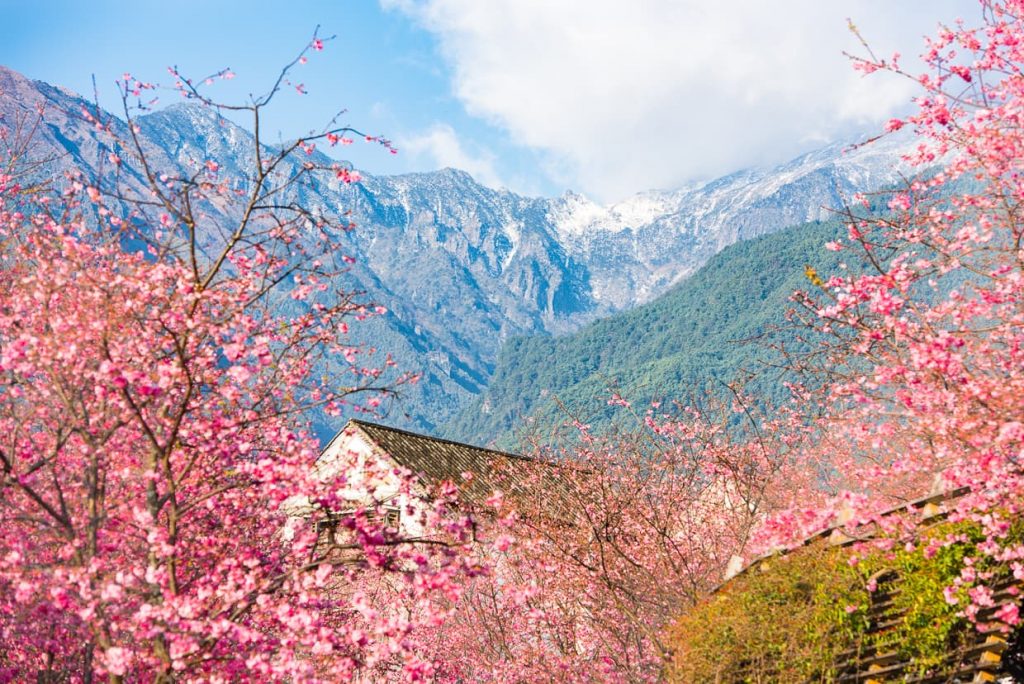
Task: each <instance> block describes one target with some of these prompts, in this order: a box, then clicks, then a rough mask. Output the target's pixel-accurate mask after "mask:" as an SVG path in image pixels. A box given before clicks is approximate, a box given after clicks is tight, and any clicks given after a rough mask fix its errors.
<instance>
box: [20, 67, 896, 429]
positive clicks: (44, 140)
mask: <svg viewBox="0 0 1024 684" xmlns="http://www.w3.org/2000/svg"><path fill="white" fill-rule="evenodd" d="M39 106H42V107H43V109H44V112H45V125H44V126H43V127H42V128H41V130H40V137H39V142H38V144H37V153H38V155H39V156H40V158H44V157H52V158H54V161H53V164H54V169H55V170H61V169H67V168H78V169H81V170H84V171H86V172H92V173H97V172H100V169H101V168H102V167H101V166H100V164H101V162H100V161H99V160H101V159H102V158H103V157H104V156H105V155H104V154H103V152H104V150H103V149H102V144H101V143H100V142H98V140H97V136H96V135H95V133H94V131H93V130H92V129H91V126H90V125H89V123H88V122H87V121H85V120H84V119H83V118H82V116H81V109H82V107H83V106H88V103H87V102H86V101H84V100H82V99H81V98H78V96H76V95H74V94H73V93H69V92H67V91H65V90H62V89H58V88H55V87H53V86H50V85H47V84H45V83H41V82H38V81H30V80H28V79H26V78H24V77H23V76H21V75H19V74H17V73H16V72H13V71H10V70H8V69H4V68H2V67H0V124H3V125H7V126H11V125H13V124H14V122H15V121H16V120H18V119H19V118H23V117H25V116H30V115H31V113H32V112H33V111H35V109H36V108H37V107H39ZM139 123H140V125H141V128H142V135H143V138H144V141H145V142H144V144H145V145H146V146H147V148H149V149H150V150H151V151H152V154H153V157H154V159H155V160H156V162H157V163H158V165H160V166H167V167H173V168H177V169H185V168H197V167H198V165H200V164H202V163H203V162H204V160H206V159H216V160H217V161H218V162H219V163H220V165H221V173H222V174H225V175H226V177H232V176H237V177H238V178H242V174H243V170H244V169H246V168H248V166H249V164H250V163H251V160H250V159H249V158H248V156H247V155H250V154H251V153H252V150H251V148H250V145H251V134H250V133H249V132H248V131H246V130H244V129H242V128H240V127H238V126H236V125H235V124H233V123H231V122H230V121H228V120H226V119H224V118H222V117H220V116H218V115H217V114H215V113H213V112H211V111H209V110H208V109H206V108H203V107H198V106H196V105H190V104H187V103H185V104H179V105H174V106H171V107H167V108H165V109H163V110H160V111H157V112H154V113H151V114H148V115H146V116H144V117H141V118H140V120H139ZM116 125H123V124H120V123H119V122H117V124H116ZM905 148H906V143H905V142H901V141H899V140H888V139H887V140H884V141H880V142H878V143H875V144H873V145H868V146H864V147H859V148H856V149H853V150H851V151H844V148H843V147H842V146H839V145H833V146H830V147H825V148H822V149H821V150H817V151H814V152H811V153H808V154H805V155H802V156H801V157H799V158H797V159H794V160H793V161H791V162H788V163H786V164H782V165H780V166H778V167H775V168H772V169H762V170H747V171H741V172H738V173H734V174H732V175H729V176H726V177H724V178H720V179H717V180H713V181H710V182H707V183H702V184H694V185H692V186H688V187H685V188H680V189H675V190H670V191H650V192H645V193H640V194H638V195H635V196H633V197H630V198H628V199H626V200H624V201H622V202H619V203H616V204H614V205H611V206H608V207H603V206H600V205H598V204H596V203H594V202H592V201H590V200H588V199H587V198H585V197H583V196H581V195H578V194H575V193H566V194H564V195H563V196H561V197H557V198H551V199H547V198H532V197H523V196H520V195H516V194H514V193H511V192H509V191H505V190H500V191H499V190H492V189H490V188H487V187H485V186H483V185H480V184H479V183H477V182H475V181H474V180H473V178H472V177H470V176H469V175H468V174H466V173H465V172H462V171H458V170H455V169H442V170H440V171H436V172H432V173H418V174H405V175H398V176H372V175H369V174H363V175H364V180H363V181H362V182H361V183H359V184H357V185H346V184H344V183H340V182H335V181H334V180H333V179H331V180H326V181H324V182H322V183H319V184H318V185H316V186H315V187H314V188H308V187H304V188H299V189H296V190H295V193H296V195H295V197H293V198H291V199H294V200H296V201H301V202H303V203H305V204H306V205H307V206H315V207H318V208H320V209H323V210H326V211H336V212H341V211H350V212H351V214H350V215H351V217H352V220H354V222H355V223H356V224H357V226H358V227H357V229H356V230H355V231H352V232H351V233H345V234H342V235H339V236H338V239H339V240H343V241H345V249H346V251H348V252H349V253H351V254H352V255H353V256H355V257H356V258H357V263H356V264H355V265H354V266H353V267H352V269H351V270H350V271H349V273H348V274H347V275H346V276H345V277H346V282H345V283H342V285H343V286H345V287H348V288H350V289H356V290H360V291H364V292H366V295H365V296H366V298H367V299H369V300H373V301H375V302H378V303H381V304H384V305H385V306H387V307H388V308H389V309H390V311H391V313H390V314H388V315H387V316H386V317H383V318H380V319H375V320H374V321H372V322H371V323H368V324H366V325H363V326H356V328H358V329H359V330H360V331H361V332H359V335H361V338H360V341H364V342H368V343H371V344H373V345H374V346H376V347H378V348H381V349H385V350H388V351H391V352H392V353H393V354H394V355H395V357H396V358H397V360H398V361H399V363H400V365H401V366H402V367H403V368H406V369H409V370H420V371H422V372H423V381H422V382H421V383H420V384H419V385H417V386H415V387H413V388H410V389H409V395H408V396H407V400H406V402H405V404H404V405H403V407H402V408H403V410H404V411H406V412H407V413H408V416H407V418H402V417H401V416H397V417H393V418H392V419H393V420H395V421H396V422H399V423H404V424H406V425H409V426H413V427H418V428H420V429H427V430H430V429H432V428H433V427H434V426H436V425H439V424H440V423H442V422H444V420H445V419H446V418H447V417H448V416H450V415H452V414H453V413H454V412H455V411H457V410H458V408H459V407H460V406H462V405H464V404H465V403H466V402H467V401H468V400H469V399H470V398H472V397H474V396H476V395H478V394H479V393H480V392H481V391H482V389H483V388H484V387H486V385H487V382H488V380H489V377H490V374H491V372H492V371H493V368H494V363H495V360H496V358H497V355H498V351H499V349H500V348H501V346H502V344H503V342H504V341H505V340H506V339H508V338H509V337H512V336H519V335H537V334H541V335H558V334H562V333H566V332H570V331H573V330H575V329H577V328H579V327H580V326H581V325H583V324H585V323H587V322H589V321H591V320H593V319H595V318H597V317H601V316H605V315H608V314H610V313H613V312H615V311H619V310H623V309H627V308H630V307H633V306H636V305H637V304H639V303H642V302H646V301H648V300H650V299H652V298H654V297H656V296H658V295H659V294H661V293H663V292H665V291H666V289H668V288H669V287H671V286H672V285H673V284H675V283H677V282H679V281H680V280H681V279H682V278H685V277H686V276H687V275H689V274H690V273H692V272H693V271H695V270H696V269H697V268H699V267H700V266H701V265H702V264H703V263H704V262H705V261H707V259H709V258H710V257H711V256H712V255H713V254H715V253H716V252H718V251H719V250H721V249H722V248H723V247H725V246H727V245H729V244H732V243H734V242H736V241H739V240H743V239H747V238H751V237H755V236H758V235H762V234H764V233H768V232H773V231H777V230H781V229H783V228H786V227H787V226H791V225H794V224H798V223H803V222H806V221H808V220H815V219H821V218H824V217H826V216H827V215H828V213H829V209H828V208H829V207H836V206H841V205H842V204H843V202H844V200H845V199H847V198H848V197H849V196H850V195H852V194H853V193H854V192H855V191H858V190H871V189H877V188H879V187H882V186H886V185H888V184H890V183H893V182H895V181H896V180H897V179H898V172H899V171H900V168H901V167H900V164H899V161H898V160H899V155H900V153H901V152H903V151H904V150H905ZM317 154H319V153H317ZM126 166H127V167H129V171H130V170H131V169H130V167H131V163H130V161H126ZM53 175H55V176H56V175H58V174H57V173H54V174H53Z"/></svg>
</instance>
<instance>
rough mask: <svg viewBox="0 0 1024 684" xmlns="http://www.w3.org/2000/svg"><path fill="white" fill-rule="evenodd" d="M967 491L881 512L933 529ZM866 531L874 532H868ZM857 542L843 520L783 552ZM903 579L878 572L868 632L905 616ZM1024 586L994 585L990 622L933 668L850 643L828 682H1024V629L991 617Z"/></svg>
mask: <svg viewBox="0 0 1024 684" xmlns="http://www.w3.org/2000/svg"><path fill="white" fill-rule="evenodd" d="M966 493H967V490H966V489H959V490H955V491H952V492H948V493H942V494H938V495H934V496H929V497H925V498H922V499H918V500H915V501H912V502H910V503H908V504H905V505H902V506H898V507H895V508H892V509H889V510H887V511H885V512H883V513H882V516H883V517H884V516H889V515H895V514H899V513H909V512H912V511H916V512H918V514H919V515H920V522H919V523H918V526H919V528H921V529H926V528H930V527H932V526H935V525H938V524H940V523H941V522H943V521H944V520H946V518H947V517H948V516H949V513H950V504H951V503H952V502H954V501H955V500H956V499H958V498H960V497H961V496H963V495H964V494H966ZM867 536H868V537H870V536H872V535H871V534H870V532H869V534H868V535H867ZM864 538H865V537H860V538H859V540H860V541H863V539H864ZM857 541H858V539H853V538H851V537H850V536H848V535H847V534H846V533H845V532H844V531H843V526H842V525H838V526H835V527H832V528H829V529H826V530H824V531H822V532H820V533H818V534H815V535H813V536H811V537H809V538H808V539H805V540H804V541H803V542H802V543H801V544H800V545H798V546H797V547H796V548H794V549H790V550H789V551H786V552H785V553H784V554H783V555H788V554H791V553H801V552H805V553H816V552H820V551H816V550H815V549H822V548H823V547H845V546H850V545H853V544H855V543H856V542H857ZM778 557H779V554H778V553H774V554H766V555H764V556H761V557H759V558H757V559H755V560H754V561H752V562H751V563H750V564H749V565H747V566H746V567H744V568H742V569H741V570H740V571H739V572H737V573H732V574H730V575H727V577H726V579H725V581H724V582H723V583H722V584H720V585H719V586H718V587H717V588H716V589H715V590H714V591H713V592H712V594H715V593H717V592H718V591H720V590H722V589H723V588H725V587H727V586H728V585H729V584H730V583H731V582H732V581H733V579H734V578H736V577H738V576H741V575H744V574H746V573H750V572H755V571H756V570H757V569H766V567H762V566H767V565H769V564H770V563H771V562H772V559H773V558H778ZM901 579H902V578H901V577H900V576H899V574H898V573H897V572H895V571H885V572H882V573H880V574H879V575H877V576H876V577H875V581H876V582H877V587H878V588H877V590H876V591H875V592H873V594H872V600H871V604H870V608H869V610H868V615H867V617H868V621H869V628H868V630H867V631H866V632H865V636H871V635H880V634H884V633H885V632H887V631H888V630H891V629H893V628H894V627H895V626H896V625H897V624H898V623H899V621H900V620H901V619H902V617H903V616H902V615H901V613H900V612H899V609H898V608H897V607H896V606H895V603H894V601H893V599H894V597H896V596H897V595H898V594H899V593H900V591H901ZM1021 589H1024V583H1022V582H1021V581H1019V580H1015V579H1014V578H1013V576H1009V577H1008V578H1007V579H1005V580H1003V581H1001V582H999V583H998V584H997V585H995V586H993V587H992V590H993V599H994V602H995V605H994V606H993V607H990V608H987V609H983V610H981V611H980V612H979V614H978V615H977V619H978V622H979V623H980V624H983V625H985V626H984V627H983V628H982V629H980V630H979V629H975V627H974V626H973V625H965V626H964V627H963V630H964V631H963V632H962V634H961V636H962V637H963V639H962V640H961V641H960V642H959V643H958V644H957V645H955V646H951V647H950V650H949V652H948V654H947V657H946V659H945V661H944V662H943V663H942V664H941V665H939V666H938V667H935V668H933V669H932V670H931V671H930V672H929V673H925V674H920V673H919V672H918V670H917V669H916V668H914V663H913V662H912V661H910V660H909V659H907V658H906V657H904V656H902V655H900V654H899V653H898V652H896V651H895V650H888V649H887V650H878V649H874V648H870V647H862V646H858V645H851V646H850V647H849V648H847V649H845V650H843V651H841V652H840V653H839V654H838V657H837V658H836V659H835V661H834V663H833V669H832V672H831V676H830V678H829V679H828V681H830V682H836V684H883V683H886V682H906V683H910V682H913V683H914V684H968V683H970V684H980V683H982V682H1000V683H1012V682H1021V683H1022V684H1024V629H1022V628H1018V629H1016V630H1015V631H1014V632H1012V633H1011V634H1009V635H1007V634H1005V633H1004V632H1003V631H1001V630H1000V629H999V627H1000V625H999V624H998V623H995V622H990V621H992V619H993V615H994V613H995V611H996V609H997V606H999V605H1002V604H1003V603H1006V602H1007V601H1012V600H1015V599H1018V598H1019V594H1020V592H1021ZM972 632H973V633H972ZM752 675H753V676H752ZM720 681H721V682H722V684H726V683H728V684H743V683H745V682H749V681H758V682H765V681H773V678H772V675H771V673H764V672H758V673H753V672H730V673H728V674H727V675H726V677H724V678H722V679H721V680H720Z"/></svg>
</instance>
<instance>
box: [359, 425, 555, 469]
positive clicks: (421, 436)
mask: <svg viewBox="0 0 1024 684" xmlns="http://www.w3.org/2000/svg"><path fill="white" fill-rule="evenodd" d="M348 422H349V424H353V423H354V424H355V425H358V426H359V427H364V428H365V427H368V428H379V429H382V430H388V431H390V432H397V433H399V434H402V435H407V436H409V437H416V438H418V439H426V440H430V441H431V442H441V443H442V444H451V445H453V446H460V447H466V448H467V449H474V450H476V451H484V452H487V453H489V454H496V455H498V456H505V457H507V458H515V459H519V460H521V461H536V460H537V459H535V458H533V457H532V456H525V455H523V454H515V453H512V452H511V451H501V450H499V449H490V448H488V447H482V446H476V445H475V444H467V443H465V442H457V441H455V440H454V439H445V438H444V437H434V436H433V435H425V434H423V433H421V432H412V431H411V430H403V429H402V428H397V427H392V426H390V425H383V424H382V423H372V422H370V421H368V420H361V419H359V418H350V419H349V421H348ZM342 431H344V428H342Z"/></svg>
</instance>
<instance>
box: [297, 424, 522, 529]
mask: <svg viewBox="0 0 1024 684" xmlns="http://www.w3.org/2000/svg"><path fill="white" fill-rule="evenodd" d="M531 463H537V461H534V460H533V459H530V458H527V457H525V456H520V455H518V454H512V453H508V452H504V451H497V450H494V449H486V448H483V447H477V446H473V445H470V444H463V443H461V442H455V441H452V440H447V439H440V438H437V437H429V436H427V435H421V434H416V433H414V432H409V431H407V430H401V429H399V428H394V427H388V426H386V425H380V424H378V423H371V422H367V421H363V420H355V419H353V420H350V421H349V422H348V423H347V424H346V425H345V427H344V428H343V429H342V430H341V431H339V432H338V433H337V434H336V435H335V436H334V438H333V439H331V441H330V442H329V443H328V445H327V446H326V448H324V450H323V452H321V454H320V456H319V458H318V459H317V461H316V465H315V468H316V471H317V476H318V478H319V479H321V480H322V481H330V480H332V479H337V478H338V477H339V476H340V475H342V474H343V473H344V475H345V477H344V481H343V482H342V483H341V485H340V486H339V489H338V490H337V491H338V495H339V497H340V498H341V499H343V500H346V501H350V502H351V509H350V510H352V509H359V508H364V509H366V508H369V507H373V508H374V509H375V510H373V511H372V512H371V514H374V515H382V516H383V518H384V522H385V527H388V528H391V529H394V530H395V531H398V532H400V533H402V534H404V535H410V536H415V535H418V534H420V533H421V532H422V520H421V516H420V512H422V511H423V510H424V507H426V506H429V505H430V502H431V500H432V499H433V497H434V496H435V494H436V492H437V491H438V489H439V488H440V487H442V486H444V485H445V484H446V483H447V484H448V485H454V488H455V497H456V500H457V503H458V505H459V506H461V507H464V508H465V509H466V510H474V509H476V510H479V509H481V508H484V507H485V502H486V501H487V499H488V498H489V497H490V496H491V495H492V494H493V493H494V492H495V491H496V490H501V491H503V492H505V493H514V492H515V491H516V490H517V489H519V488H520V486H521V484H522V482H524V478H525V476H526V472H527V471H528V470H529V468H528V466H529V464H531ZM406 474H408V475H411V476H412V485H411V487H410V486H409V479H408V478H407V477H406ZM291 508H292V511H293V514H294V515H295V516H296V517H307V516H308V513H309V512H310V511H311V510H312V509H311V507H310V506H309V504H308V502H306V503H303V502H298V501H296V502H293V504H292V506H291ZM346 512H347V511H345V510H337V511H333V512H332V513H334V514H336V515H343V514H344V513H346ZM304 513H305V515H303V514H304ZM318 524H319V525H321V526H323V527H325V528H326V527H329V526H330V525H331V524H332V518H330V517H329V518H328V519H327V520H322V521H321V522H320V523H318Z"/></svg>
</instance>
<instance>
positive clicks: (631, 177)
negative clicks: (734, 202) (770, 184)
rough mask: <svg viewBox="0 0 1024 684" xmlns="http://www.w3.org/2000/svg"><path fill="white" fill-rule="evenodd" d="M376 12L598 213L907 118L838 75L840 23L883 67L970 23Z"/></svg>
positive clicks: (939, 6)
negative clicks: (637, 196) (403, 24)
mask: <svg viewBox="0 0 1024 684" xmlns="http://www.w3.org/2000/svg"><path fill="white" fill-rule="evenodd" d="M381 2H382V4H383V5H384V6H385V7H388V8H392V9H397V10H399V11H402V12H404V13H406V14H407V15H409V16H410V17H412V18H414V20H416V21H417V22H418V23H420V24H421V25H422V26H423V27H425V28H426V29H428V30H429V31H431V32H433V33H434V34H435V35H436V36H437V38H438V40H439V42H440V45H441V49H442V51H443V53H444V55H445V58H446V59H447V60H448V61H449V63H450V66H451V67H452V73H453V84H452V87H453V91H454V93H455V95H456V97H458V99H459V100H460V101H461V102H462V104H463V106H464V107H465V108H466V109H467V111H468V112H469V113H470V114H473V115H474V116H478V117H482V118H484V119H486V120H488V121H490V122H491V123H493V124H495V125H497V126H498V127H500V128H502V129H504V130H505V131H507V133H508V134H509V135H510V136H511V137H512V138H513V139H514V140H515V141H517V142H519V143H521V144H523V145H525V146H528V147H531V148H535V149H537V150H540V151H542V152H544V153H545V155H546V158H547V159H549V160H550V165H549V168H548V172H549V173H558V171H557V170H561V172H562V173H563V174H564V177H562V178H560V179H559V180H561V181H562V182H566V183H569V184H572V185H574V186H576V187H581V188H582V189H583V190H584V191H587V192H590V193H593V194H595V195H597V196H598V197H600V198H602V199H606V200H607V199H614V198H618V197H621V196H623V195H625V194H628V193H630V192H633V191H636V190H641V189H645V188H651V187H672V186H675V185H678V184H680V183H682V182H685V181H687V180H692V179H695V178H708V177H713V176H715V175H718V174H722V173H727V172H729V171H732V170H735V169H738V168H741V167H744V166H751V165H757V164H764V163H769V162H774V161H781V160H783V159H786V158H788V157H791V156H794V155H795V154H797V153H799V152H800V151H802V150H804V149H807V148H809V147H813V146H815V144H820V142H821V141H826V140H831V139H834V138H836V137H837V136H845V135H849V134H850V133H851V132H852V131H853V130H856V129H858V128H865V127H868V126H877V125H878V124H879V122H881V121H882V120H884V119H885V118H887V116H888V115H890V114H891V113H892V112H893V111H894V110H896V109H897V108H900V107H902V106H905V104H906V102H907V101H908V98H909V97H910V95H911V94H912V88H911V84H910V83H909V82H904V81H902V80H900V79H897V78H886V77H885V76H884V75H883V76H882V77H877V75H876V76H873V77H868V78H863V77H861V76H860V75H859V74H856V73H854V72H853V71H852V70H851V68H850V65H849V63H848V61H847V60H846V58H844V57H843V56H842V51H843V50H847V51H852V52H861V50H862V49H861V48H860V46H859V45H858V44H857V41H856V39H855V38H854V37H853V36H852V34H851V33H850V32H849V31H848V30H847V24H846V17H851V18H852V19H853V20H854V21H855V22H856V23H857V25H858V27H859V28H860V29H861V31H862V32H863V34H864V35H865V36H866V37H867V38H868V39H869V40H870V42H871V43H872V47H873V48H877V49H878V51H880V52H881V53H882V54H889V53H891V52H892V51H893V50H899V51H901V52H902V53H904V54H905V55H916V54H917V53H918V52H920V51H921V45H922V43H921V36H923V35H924V34H928V33H931V32H932V31H933V29H934V27H935V25H936V23H937V22H938V21H939V20H943V21H947V22H948V21H950V20H951V19H953V18H954V17H955V16H956V13H957V12H960V13H961V14H964V15H966V18H968V19H973V18H975V16H976V15H977V14H978V9H977V8H978V4H977V2H975V1H972V0H901V1H900V2H894V1H893V0H844V1H842V2H840V1H839V0H776V1H774V2H771V1H767V0H717V1H715V2H707V0H630V1H629V2H623V1H622V0H486V1H481V0H381ZM441 137H444V136H441ZM438 144H440V142H439V143H438ZM445 144H447V143H445ZM488 166H490V167H492V168H493V164H492V163H491V162H488Z"/></svg>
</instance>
